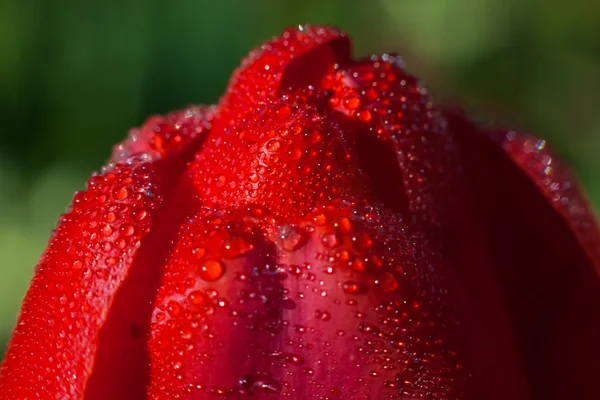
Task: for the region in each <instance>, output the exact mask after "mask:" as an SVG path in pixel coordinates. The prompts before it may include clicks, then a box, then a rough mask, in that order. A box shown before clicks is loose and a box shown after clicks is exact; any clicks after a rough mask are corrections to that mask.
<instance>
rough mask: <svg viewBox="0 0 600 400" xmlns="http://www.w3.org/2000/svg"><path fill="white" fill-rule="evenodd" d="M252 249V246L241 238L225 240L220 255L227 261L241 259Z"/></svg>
mask: <svg viewBox="0 0 600 400" xmlns="http://www.w3.org/2000/svg"><path fill="white" fill-rule="evenodd" d="M252 249H254V246H253V245H252V244H251V243H249V242H248V241H247V240H245V239H244V238H241V237H231V238H228V239H226V240H225V242H224V243H223V249H222V251H221V253H222V254H223V257H225V258H227V259H232V258H237V257H241V256H243V255H244V254H246V253H248V252H249V251H251V250H252Z"/></svg>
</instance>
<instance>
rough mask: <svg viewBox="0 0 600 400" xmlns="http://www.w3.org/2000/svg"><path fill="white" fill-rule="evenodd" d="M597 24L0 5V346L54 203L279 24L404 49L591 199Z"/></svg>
mask: <svg viewBox="0 0 600 400" xmlns="http://www.w3.org/2000/svg"><path fill="white" fill-rule="evenodd" d="M598 21H600V6H599V5H596V4H594V2H591V1H587V0H571V1H569V2H567V3H565V2H564V1H552V0H545V1H542V0H530V1H521V0H504V1H499V0H495V1H492V0H429V1H412V0H378V1H370V2H367V1H358V0H357V1H352V0H345V1H343V0H337V1H335V0H332V1H307V0H305V1H301V2H300V1H298V2H293V1H289V2H286V1H281V0H280V1H244V0H237V1H233V0H229V1H201V0H178V1H160V0H131V1H122V2H117V1H85V0H78V1H74V0H57V1H46V0H37V1H36V0H4V1H2V2H0V110H1V111H0V117H1V120H0V255H1V258H0V260H1V261H0V263H1V264H0V273H1V275H0V276H1V277H0V353H1V352H2V349H3V346H4V344H5V342H6V340H7V339H8V336H9V335H10V331H11V329H12V327H13V325H14V323H15V318H16V315H17V313H18V308H19V304H20V302H21V299H22V296H23V294H24V292H25V290H26V288H27V285H28V282H29V279H30V278H31V275H32V272H33V265H34V264H35V263H36V261H37V259H38V257H39V255H40V253H41V252H42V250H43V248H44V246H45V244H46V242H47V240H48V236H49V233H50V231H51V229H52V228H53V226H54V224H55V222H56V219H57V217H58V215H59V213H61V212H62V211H63V210H64V209H65V206H66V204H68V202H69V201H70V199H71V197H72V195H73V192H74V191H75V190H78V189H81V188H83V186H84V183H85V180H86V179H87V177H88V176H89V175H90V174H91V173H92V171H94V170H97V169H99V167H100V166H101V165H102V164H103V162H104V161H105V160H106V158H107V157H108V155H109V152H110V149H111V146H112V145H113V144H114V143H115V142H117V141H119V140H120V139H121V138H123V136H124V135H125V134H126V132H127V130H128V129H129V128H130V127H131V126H134V125H139V124H140V123H141V122H143V120H144V119H145V118H146V117H147V116H149V115H151V114H153V113H164V112H167V111H169V110H172V109H176V108H181V107H183V106H185V105H186V104H191V103H214V102H216V101H217V100H218V98H219V96H220V95H221V93H222V91H223V88H224V87H225V85H226V83H227V80H228V77H229V75H230V73H231V72H232V70H233V69H234V68H235V67H236V66H237V64H238V63H239V60H240V59H241V58H242V57H243V56H244V55H245V54H246V53H247V52H248V51H249V50H250V49H251V48H252V47H254V46H257V45H258V44H260V43H261V42H262V41H264V40H266V39H268V38H269V37H271V36H273V35H276V34H278V33H279V32H280V31H281V30H282V29H283V28H284V27H285V26H290V25H297V24H299V23H306V22H309V23H312V24H322V23H328V24H334V25H338V26H339V27H341V28H342V29H344V30H346V31H347V32H348V33H349V34H350V35H351V36H352V38H353V39H354V49H355V54H356V55H357V56H365V55H368V54H369V53H371V52H396V53H399V54H401V55H403V56H404V58H405V60H406V64H407V68H408V69H409V70H410V71H411V72H413V73H415V74H417V75H419V76H420V77H422V78H423V79H424V81H425V82H426V84H427V86H428V87H429V88H430V89H431V91H432V92H433V93H434V95H435V97H436V99H437V100H438V102H452V103H457V104H460V105H462V106H464V107H466V108H467V109H469V110H470V111H471V112H473V113H475V114H476V115H478V116H479V117H480V119H482V120H485V121H491V122H494V123H496V124H500V125H510V126H512V127H520V128H522V129H524V130H527V131H530V132H533V133H536V134H537V135H539V136H542V137H544V138H546V139H548V140H549V142H550V143H551V144H553V145H554V147H555V148H556V149H557V150H558V151H559V152H560V153H561V154H562V155H563V156H564V157H565V158H566V159H567V160H568V161H569V162H570V163H571V165H572V166H573V168H574V169H575V171H576V172H577V174H578V176H579V177H580V179H581V180H582V182H583V184H584V186H585V187H586V188H587V190H588V192H589V194H590V196H591V198H592V200H593V202H594V203H595V205H596V207H598V206H600V157H598V154H599V150H600V135H599V134H598V132H599V131H600V112H599V111H598V106H599V105H600V24H598ZM0 357H1V356H0Z"/></svg>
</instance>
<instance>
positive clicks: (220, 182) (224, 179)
mask: <svg viewBox="0 0 600 400" xmlns="http://www.w3.org/2000/svg"><path fill="white" fill-rule="evenodd" d="M226 182H227V177H226V176H225V175H219V177H218V178H217V180H216V181H215V185H217V187H223V186H225V183H226Z"/></svg>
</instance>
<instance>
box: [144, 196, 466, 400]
mask: <svg viewBox="0 0 600 400" xmlns="http://www.w3.org/2000/svg"><path fill="white" fill-rule="evenodd" d="M259 214H260V213H259ZM256 215H257V214H256V213H255V212H253V211H252V210H251V211H250V212H214V211H206V212H203V213H201V214H199V215H198V216H196V217H195V218H194V219H192V220H190V221H189V222H188V223H187V224H185V225H184V226H183V228H182V232H181V236H180V240H179V242H178V244H177V245H176V247H175V251H174V252H173V255H172V257H171V259H170V261H169V262H168V263H167V267H166V273H165V275H164V279H163V282H162V287H161V289H160V291H159V297H158V301H157V305H156V306H157V309H156V311H155V314H154V324H153V334H152V338H151V341H150V349H151V356H152V383H151V390H150V392H151V398H152V399H162V398H181V399H184V398H185V399H201V398H205V397H206V396H207V394H208V393H212V394H213V395H221V396H226V395H230V396H234V397H235V396H236V395H238V396H239V395H242V394H245V395H249V394H252V395H253V397H252V398H254V399H263V398H264V399H267V398H272V395H274V394H278V395H280V396H282V397H291V398H296V399H305V398H307V399H308V398H324V397H336V398H353V399H368V398H389V399H397V400H399V399H403V398H406V397H405V396H410V397H422V396H424V395H425V394H426V393H427V395H428V396H429V398H431V399H443V398H461V393H462V392H463V391H465V390H466V387H465V384H466V372H465V370H464V368H463V366H462V361H461V357H462V355H461V348H462V346H461V345H460V343H457V342H456V340H457V339H458V336H457V335H458V332H459V330H461V327H460V325H458V323H457V322H456V320H455V310H454V309H453V306H451V304H453V301H452V300H451V299H450V298H451V297H452V295H451V294H450V293H449V292H447V291H446V289H447V288H448V287H447V286H446V285H447V284H448V283H449V281H447V280H446V279H445V278H444V275H445V272H444V271H445V268H444V266H443V263H442V262H441V261H440V259H439V257H438V256H437V255H436V254H435V252H433V251H432V250H431V247H430V244H429V243H428V242H427V241H426V239H424V237H423V235H422V234H420V233H418V232H417V231H416V230H415V227H414V226H408V225H406V224H403V223H402V222H401V221H400V220H399V218H398V217H397V216H394V215H393V214H390V213H388V212H384V211H381V210H378V209H376V208H372V207H369V208H367V209H363V208H361V207H357V206H353V205H352V204H345V203H339V204H335V205H332V206H329V207H323V208H320V209H319V210H318V211H316V212H315V213H313V214H311V215H309V216H307V217H306V218H304V219H303V220H302V221H301V222H299V223H298V224H292V225H289V224H282V223H281V222H279V221H272V222H268V223H266V224H265V221H270V218H268V217H269V216H268V215H267V214H261V217H260V218H257V217H256ZM451 289H455V288H451Z"/></svg>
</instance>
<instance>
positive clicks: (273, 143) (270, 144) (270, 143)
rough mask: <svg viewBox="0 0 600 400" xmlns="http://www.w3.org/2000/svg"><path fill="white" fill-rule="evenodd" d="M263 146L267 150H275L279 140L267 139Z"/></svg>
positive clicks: (279, 145) (277, 148)
mask: <svg viewBox="0 0 600 400" xmlns="http://www.w3.org/2000/svg"><path fill="white" fill-rule="evenodd" d="M265 147H266V149H267V151H270V152H276V151H278V150H279V148H280V147H281V142H279V140H276V139H273V140H269V141H268V142H267V145H266V146H265Z"/></svg>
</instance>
